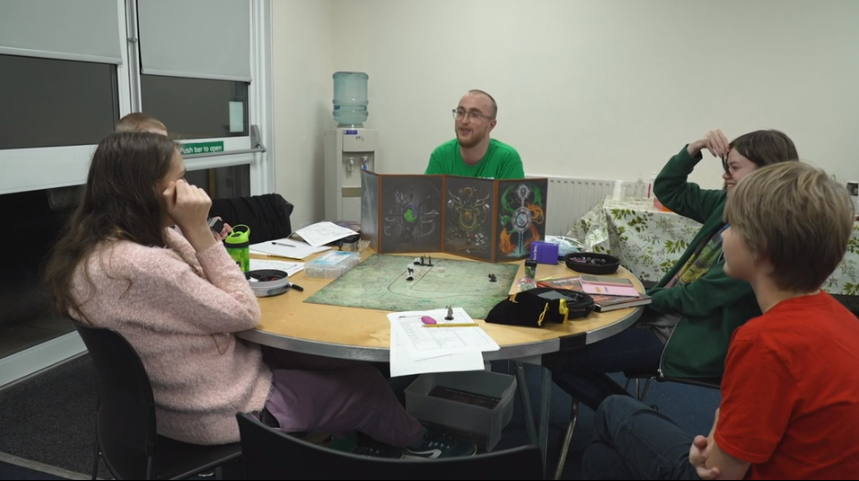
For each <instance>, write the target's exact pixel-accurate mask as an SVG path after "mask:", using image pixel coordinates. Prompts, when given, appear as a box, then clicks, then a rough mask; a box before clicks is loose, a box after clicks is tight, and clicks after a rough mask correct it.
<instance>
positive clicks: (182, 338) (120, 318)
mask: <svg viewBox="0 0 859 481" xmlns="http://www.w3.org/2000/svg"><path fill="white" fill-rule="evenodd" d="M184 176H185V164H184V161H183V160H182V157H181V155H180V154H179V151H178V150H177V149H176V145H175V144H174V143H173V142H172V141H171V140H169V139H168V138H167V137H164V136H161V135H156V134H151V133H119V134H111V135H110V136H108V137H107V138H105V139H104V140H103V141H102V142H101V143H100V144H99V146H98V148H97V150H96V151H95V154H94V155H93V158H92V164H91V165H90V169H89V175H88V178H87V184H86V190H85V192H84V196H83V199H82V201H81V204H80V206H79V207H78V209H77V211H76V212H75V214H74V216H73V218H72V221H71V223H70V227H69V230H68V232H66V233H65V235H64V236H63V237H62V238H61V240H60V241H59V243H58V244H57V246H56V248H55V250H54V253H53V256H52V258H51V260H50V262H49V265H48V273H47V274H48V279H50V280H51V283H52V290H53V294H54V296H55V299H56V303H57V306H58V307H59V309H60V312H64V313H65V312H67V313H69V314H70V315H71V316H72V317H74V318H75V319H77V320H78V321H80V322H84V323H88V324H92V325H95V326H100V327H108V328H111V329H114V330H116V331H119V332H120V333H121V334H122V335H123V336H124V337H125V338H126V339H128V341H129V342H130V343H131V344H132V345H133V346H134V348H135V349H136V350H137V353H138V354H139V355H140V358H141V359H142V361H143V365H144V366H145V367H146V371H147V373H148V374H149V378H150V380H151V382H152V389H153V393H154V395H155V403H156V410H157V420H158V432H159V433H160V434H162V435H164V436H167V437H170V438H173V439H177V440H180V441H185V442H189V443H195V444H221V443H228V442H234V441H238V440H239V429H238V425H237V423H236V418H235V415H236V413H237V412H252V411H262V410H263V408H266V410H267V411H268V412H269V413H271V415H273V417H274V418H275V419H276V420H277V422H278V423H279V425H280V428H281V429H283V430H284V431H289V432H296V431H309V430H323V431H330V432H334V433H338V432H343V433H345V432H349V431H352V430H357V431H361V432H363V433H365V434H367V435H368V436H370V437H371V438H373V439H375V440H377V441H381V442H383V443H386V444H390V445H393V446H401V447H402V446H410V445H413V444H415V443H419V442H421V440H422V436H423V428H422V426H421V425H420V423H419V422H418V421H417V420H416V419H415V418H413V417H412V416H410V415H409V414H408V413H407V412H406V411H405V409H404V408H403V407H402V405H400V404H399V402H398V401H397V399H396V397H395V396H394V393H393V392H392V390H391V388H390V386H389V385H388V384H387V382H386V381H385V379H384V378H383V377H382V375H381V374H380V373H379V371H378V370H377V369H375V368H374V367H372V366H370V365H367V364H362V363H357V362H352V361H345V360H336V359H324V358H318V357H314V356H305V355H301V354H298V353H289V352H284V351H271V352H267V356H266V358H267V360H268V359H269V358H270V359H273V361H269V362H270V363H271V364H270V365H268V364H266V361H264V360H263V355H262V352H261V350H260V347H259V346H258V345H255V344H251V343H247V342H245V341H243V340H241V339H238V338H236V336H235V335H234V333H236V332H239V331H243V330H247V329H252V328H253V327H254V326H256V325H257V323H258V322H259V318H260V309H259V305H258V304H257V300H256V298H255V297H254V295H253V292H252V291H251V289H250V287H249V285H248V282H247V280H246V279H245V277H244V275H243V274H242V272H241V271H240V270H239V269H238V267H237V266H236V264H235V262H233V260H232V259H231V258H230V256H229V255H228V254H227V252H226V249H225V248H224V246H223V244H221V243H220V242H218V240H217V239H215V237H214V236H213V234H212V232H211V231H210V230H209V227H208V225H207V223H206V217H207V215H208V212H209V206H210V205H211V200H210V199H209V196H208V195H207V194H206V193H205V192H204V191H203V190H201V189H199V188H197V187H194V186H192V185H190V184H188V183H187V182H186V181H185V180H184ZM173 226H177V227H178V229H177V228H174V227H173Z"/></svg>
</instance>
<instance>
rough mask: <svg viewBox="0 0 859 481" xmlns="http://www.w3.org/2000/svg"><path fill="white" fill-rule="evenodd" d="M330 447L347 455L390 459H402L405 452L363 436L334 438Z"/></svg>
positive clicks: (329, 444)
mask: <svg viewBox="0 0 859 481" xmlns="http://www.w3.org/2000/svg"><path fill="white" fill-rule="evenodd" d="M328 447H329V448H331V449H334V450H337V451H343V452H345V453H351V454H357V455H358V456H370V457H374V458H389V459H400V458H402V457H403V450H402V449H401V448H398V447H396V446H391V445H390V444H385V443H380V442H379V441H376V440H374V439H372V438H370V437H367V436H363V435H357V436H356V435H351V436H347V437H345V438H332V439H331V441H330V442H329V443H328Z"/></svg>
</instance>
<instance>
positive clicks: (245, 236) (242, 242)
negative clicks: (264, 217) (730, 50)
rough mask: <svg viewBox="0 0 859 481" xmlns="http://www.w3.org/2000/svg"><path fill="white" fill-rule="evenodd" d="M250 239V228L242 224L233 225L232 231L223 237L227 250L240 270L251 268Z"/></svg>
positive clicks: (244, 270)
mask: <svg viewBox="0 0 859 481" xmlns="http://www.w3.org/2000/svg"><path fill="white" fill-rule="evenodd" d="M250 240H251V228H250V227H248V226H246V225H244V224H239V225H235V226H233V231H232V232H230V235H228V236H227V237H226V239H224V243H225V244H226V247H227V252H228V253H229V254H230V257H232V258H233V260H234V261H236V264H238V266H239V268H240V269H241V270H242V272H248V271H249V270H250V268H251V256H250Z"/></svg>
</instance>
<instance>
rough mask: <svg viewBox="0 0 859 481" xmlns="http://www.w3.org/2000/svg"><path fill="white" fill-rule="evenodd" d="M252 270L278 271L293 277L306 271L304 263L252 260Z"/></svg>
mask: <svg viewBox="0 0 859 481" xmlns="http://www.w3.org/2000/svg"><path fill="white" fill-rule="evenodd" d="M250 267H251V270H252V271H257V270H263V269H276V270H279V271H284V272H286V273H287V275H289V277H292V276H294V275H296V274H298V273H299V272H301V271H303V270H304V263H303V262H284V261H268V260H261V259H251V266H250Z"/></svg>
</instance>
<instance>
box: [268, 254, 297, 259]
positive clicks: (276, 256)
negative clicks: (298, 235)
mask: <svg viewBox="0 0 859 481" xmlns="http://www.w3.org/2000/svg"><path fill="white" fill-rule="evenodd" d="M262 255H264V256H266V257H274V258H276V259H293V257H286V256H279V255H277V254H262Z"/></svg>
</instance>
